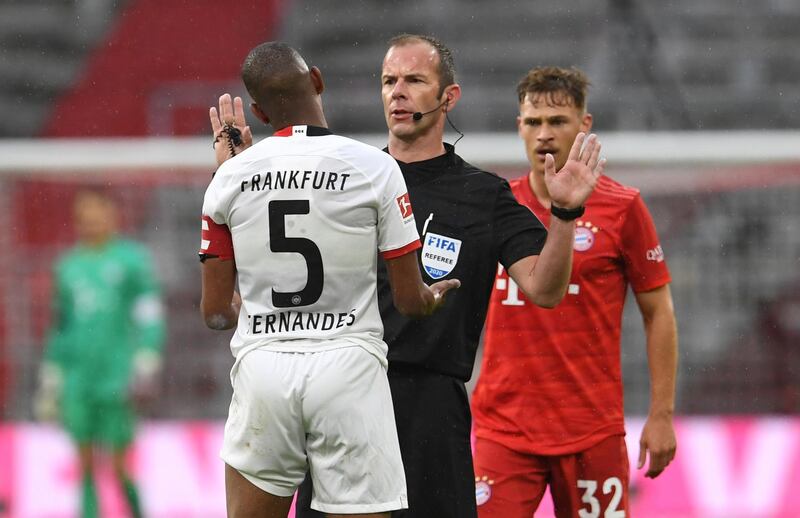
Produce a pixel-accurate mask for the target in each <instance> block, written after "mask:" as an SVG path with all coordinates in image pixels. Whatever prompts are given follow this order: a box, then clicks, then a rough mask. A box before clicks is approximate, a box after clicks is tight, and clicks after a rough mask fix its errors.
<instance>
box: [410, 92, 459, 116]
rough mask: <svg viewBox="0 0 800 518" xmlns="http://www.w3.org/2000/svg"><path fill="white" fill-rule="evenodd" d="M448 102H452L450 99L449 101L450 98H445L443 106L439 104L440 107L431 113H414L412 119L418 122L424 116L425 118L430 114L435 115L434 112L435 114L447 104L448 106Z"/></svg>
mask: <svg viewBox="0 0 800 518" xmlns="http://www.w3.org/2000/svg"><path fill="white" fill-rule="evenodd" d="M448 102H450V99H449V98H445V100H444V101H442V103H441V104H439V106H437V107H436V108H434V109H432V110H431V111H427V112H414V113H413V114H412V115H411V118H412V119H414V120H415V121H418V120H420V119H422V117H423V116H425V115H428V114H429V113H433V112H435V111H436V110H438V109H439V108H441V107H442V106H444V105H445V104H447V103H448Z"/></svg>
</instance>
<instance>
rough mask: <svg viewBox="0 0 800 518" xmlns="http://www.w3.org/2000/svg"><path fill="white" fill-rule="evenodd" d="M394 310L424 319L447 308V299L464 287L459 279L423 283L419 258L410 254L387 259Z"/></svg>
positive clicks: (414, 254) (412, 253)
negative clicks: (448, 295)
mask: <svg viewBox="0 0 800 518" xmlns="http://www.w3.org/2000/svg"><path fill="white" fill-rule="evenodd" d="M386 270H387V271H388V273H389V284H390V285H391V287H392V300H393V301H394V307H395V308H396V309H397V311H399V312H400V313H401V314H403V315H405V316H407V317H424V316H428V315H430V314H431V313H433V312H434V311H436V310H437V309H438V308H439V307H440V306H441V305H442V304H444V295H445V293H447V292H448V291H449V290H451V289H454V288H458V287H459V286H461V282H460V281H459V280H458V279H448V280H445V281H439V282H437V283H434V284H432V285H431V286H428V285H427V284H425V283H424V282H422V275H420V273H419V264H418V263H417V254H416V253H414V252H410V253H407V254H403V255H401V256H399V257H395V258H393V259H386Z"/></svg>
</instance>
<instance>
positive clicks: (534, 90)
mask: <svg viewBox="0 0 800 518" xmlns="http://www.w3.org/2000/svg"><path fill="white" fill-rule="evenodd" d="M590 84H591V83H590V82H589V78H587V77H586V74H584V73H583V72H581V71H580V70H578V69H577V68H575V67H572V68H561V67H537V68H533V69H531V70H530V71H528V73H527V74H526V75H525V77H523V78H522V80H521V81H520V82H519V84H518V85H517V97H518V99H519V103H520V104H522V103H523V102H524V101H525V96H527V95H528V94H544V95H545V96H546V99H547V102H548V104H552V105H557V106H563V105H565V104H573V105H575V107H576V108H577V109H579V110H581V111H583V110H584V109H585V108H586V93H587V91H588V90H589V85H590Z"/></svg>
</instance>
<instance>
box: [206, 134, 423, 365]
mask: <svg viewBox="0 0 800 518" xmlns="http://www.w3.org/2000/svg"><path fill="white" fill-rule="evenodd" d="M202 234H203V239H202V243H201V249H200V254H201V255H205V256H213V257H219V258H220V259H223V260H225V259H233V260H235V261H236V270H237V274H238V282H239V291H240V293H241V296H242V310H241V313H240V315H239V322H238V327H237V329H236V332H235V334H234V336H233V338H232V339H231V350H232V352H233V355H234V357H236V358H237V359H240V358H241V356H242V355H243V354H244V353H245V352H247V351H249V350H251V349H253V348H256V347H268V348H269V349H271V350H277V351H289V352H305V351H311V350H313V351H320V350H326V349H331V348H337V347H343V346H348V345H358V346H361V347H364V348H366V349H367V350H368V351H369V352H371V353H373V354H374V355H376V356H377V357H378V358H379V359H381V361H382V362H384V363H385V361H386V353H387V347H386V344H385V343H384V342H383V324H382V322H381V318H380V314H379V313H378V305H377V293H376V266H377V252H378V251H380V252H381V254H382V255H383V257H385V258H389V259H391V258H394V257H399V256H401V255H404V254H406V253H409V252H412V251H414V250H416V249H417V248H419V247H420V244H419V235H418V234H417V229H416V224H415V222H414V215H413V213H412V211H411V204H410V202H409V199H408V191H407V189H406V185H405V181H404V180H403V176H402V173H401V172H400V168H399V166H398V165H397V162H395V160H394V159H393V158H392V157H391V156H389V155H388V154H387V153H384V152H383V151H381V150H379V149H377V148H373V147H371V146H368V145H366V144H362V143H360V142H357V141H355V140H352V139H349V138H345V137H341V136H338V135H333V134H331V133H330V132H329V131H328V130H327V129H325V128H319V127H315V126H293V127H288V128H284V129H283V130H280V131H278V132H276V133H275V135H273V136H272V137H269V138H266V139H264V140H262V141H261V142H259V143H258V144H256V145H254V146H252V147H251V148H249V149H247V150H246V151H244V152H243V153H241V154H239V155H237V156H235V157H234V158H232V159H230V160H228V161H227V162H225V163H224V164H223V165H222V166H221V167H220V168H219V169H218V171H217V173H216V174H215V176H214V178H213V180H212V181H211V184H210V185H209V186H208V189H207V190H206V194H205V199H204V201H203V233H202Z"/></svg>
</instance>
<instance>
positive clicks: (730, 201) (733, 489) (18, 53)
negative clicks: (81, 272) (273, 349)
mask: <svg viewBox="0 0 800 518" xmlns="http://www.w3.org/2000/svg"><path fill="white" fill-rule="evenodd" d="M798 27H800V3H798V2H797V1H796V0H765V1H763V2H759V3H758V5H755V4H754V3H752V2H746V1H742V0H739V1H736V0H704V1H703V2H695V1H691V0H671V1H661V2H659V1H655V0H648V1H645V0H640V1H635V0H562V1H561V2H542V1H533V0H528V1H512V2H502V1H496V2H481V1H478V0H438V1H421V0H409V1H407V2H404V3H402V4H400V3H390V2H381V1H377V0H373V1H363V0H362V1H358V0H346V1H345V0H341V1H338V2H311V1H307V0H306V1H302V0H295V1H292V0H261V1H258V2H256V1H249V2H248V1H245V2H240V3H237V4H235V5H233V4H231V5H228V4H222V3H220V2H212V1H210V0H195V1H192V2H190V1H186V0H180V1H179V0H168V1H166V2H164V1H161V2H157V1H155V0H128V1H113V0H25V1H22V0H2V1H1V2H0V42H2V53H0V112H1V113H3V114H4V116H3V117H0V211H2V213H3V214H5V221H6V223H5V224H4V225H3V227H4V229H5V230H4V231H3V232H0V517H26V518H27V517H39V516H42V517H43V516H48V517H56V516H73V510H74V509H76V508H77V507H76V506H77V500H76V499H77V491H76V488H75V484H76V480H77V479H76V475H75V473H76V468H75V467H74V458H73V457H72V453H71V450H70V448H69V444H68V443H67V442H66V439H65V438H64V437H63V435H62V434H61V432H59V431H58V430H56V429H54V428H52V427H49V426H41V425H37V424H35V423H33V422H32V421H31V397H32V394H33V391H34V389H35V386H36V373H37V368H38V364H39V361H40V359H41V353H42V339H43V334H44V332H45V330H46V328H47V325H48V323H49V319H50V314H49V304H50V289H51V286H50V282H51V280H50V267H51V265H52V263H53V261H54V259H55V258H56V257H57V255H58V254H59V253H60V252H61V251H63V250H64V249H65V247H66V246H68V245H69V244H70V243H71V242H72V240H73V233H72V228H71V224H70V217H69V215H70V201H71V199H72V196H73V195H74V193H75V192H76V190H77V189H79V188H80V187H81V186H85V185H104V186H108V187H110V188H112V189H113V190H114V191H115V193H116V194H117V196H118V198H119V199H120V201H121V203H122V206H123V213H124V229H125V231H126V233H127V234H129V235H131V236H133V237H136V238H138V239H140V240H142V241H144V242H145V243H147V244H148V245H150V246H151V248H152V249H153V250H154V253H155V255H156V258H157V261H158V264H159V275H160V279H161V282H162V284H163V286H164V290H165V295H166V301H167V307H168V323H169V339H168V341H167V346H166V367H165V373H164V374H165V375H164V383H163V393H162V397H161V399H160V400H159V402H158V404H157V405H156V406H155V407H154V408H153V409H152V411H151V413H150V414H149V415H148V416H147V417H148V419H147V421H146V423H145V425H144V426H143V428H142V434H141V436H140V438H139V441H138V443H137V449H136V451H135V453H134V457H135V458H134V462H135V465H136V469H137V472H138V473H140V478H142V479H144V480H147V482H145V483H144V485H145V488H144V493H143V499H144V502H145V507H146V508H147V509H149V510H150V515H151V516H164V517H167V516H168V517H174V516H187V517H188V516H192V517H213V516H222V515H223V514H224V510H223V506H224V498H223V497H222V486H221V476H222V475H221V469H220V464H219V461H218V460H217V456H216V455H217V451H216V448H217V446H218V441H219V437H220V433H221V429H220V423H221V422H222V420H223V419H224V416H225V415H226V412H227V404H228V402H229V397H230V388H229V378H228V370H229V368H230V366H231V363H232V358H231V357H230V353H229V349H228V346H227V340H228V335H227V334H215V333H213V332H210V331H207V330H206V329H205V328H204V326H203V325H202V322H201V319H200V317H199V313H198V302H199V267H198V263H197V260H196V249H197V246H198V242H199V225H198V220H199V218H198V215H199V211H200V205H201V201H202V195H203V192H204V188H205V185H206V183H207V181H208V179H209V175H210V172H211V171H212V170H213V167H214V164H213V156H212V151H211V149H210V146H209V143H210V138H209V135H208V134H209V130H208V127H207V126H208V116H207V109H208V107H209V106H212V105H215V104H216V99H217V97H218V95H219V94H220V93H222V92H225V91H230V92H232V93H234V94H239V95H243V96H244V95H245V92H244V91H243V88H242V87H241V85H240V81H239V78H238V67H239V65H240V63H241V61H242V59H243V57H244V55H245V54H246V53H247V51H248V50H249V49H250V48H251V47H252V46H253V45H255V44H256V43H259V42H261V41H265V40H269V39H282V40H285V41H287V42H289V43H290V44H292V45H294V46H295V47H297V48H298V49H299V50H301V52H302V53H303V54H304V55H305V56H306V58H307V59H308V60H309V62H310V63H311V64H317V65H318V66H320V68H321V69H322V71H323V74H324V76H325V79H326V81H327V94H326V111H327V114H328V121H329V123H330V124H331V127H332V128H333V129H335V130H336V131H337V132H338V133H341V134H345V135H350V136H357V137H359V138H364V139H366V140H368V141H369V142H371V143H373V144H375V145H378V146H381V147H382V146H383V143H384V139H385V137H384V131H385V130H384V124H383V118H382V110H381V104H380V99H379V95H378V94H379V79H378V77H379V70H380V61H381V59H382V56H383V53H384V51H385V41H386V40H387V39H388V38H389V37H390V36H392V35H394V34H396V33H398V32H405V31H408V32H421V33H430V34H434V35H436V36H438V37H439V38H441V39H442V40H443V41H444V42H445V43H447V44H448V45H449V46H450V47H451V48H453V50H454V52H455V59H456V66H457V70H458V72H459V73H458V81H459V83H460V84H461V85H462V87H463V89H464V96H463V99H462V102H461V103H460V104H459V106H458V108H457V109H456V110H455V112H454V114H453V117H452V118H453V121H454V122H455V124H456V125H457V126H459V128H460V129H461V130H462V131H464V133H466V135H467V136H466V137H465V138H464V139H463V140H462V141H461V142H460V143H459V144H458V150H459V152H460V153H461V154H462V155H463V156H465V157H466V158H468V159H469V160H471V161H473V162H474V163H477V164H479V165H482V166H484V167H486V168H488V169H491V170H495V171H497V172H498V173H499V174H502V175H503V176H506V177H509V178H510V177H513V176H517V175H521V174H524V173H525V172H526V164H525V155H524V150H523V148H522V145H521V144H520V143H519V142H518V139H517V137H516V135H515V134H514V118H515V116H516V108H517V106H516V99H515V90H514V89H515V85H516V82H517V80H518V79H519V78H520V77H521V76H522V75H523V74H524V72H525V71H527V70H528V69H529V68H531V67H532V66H535V65H547V64H556V65H576V66H578V67H580V68H582V69H583V70H585V71H586V72H587V73H588V75H589V77H590V78H591V79H592V82H593V87H592V89H591V91H590V100H589V109H590V111H591V112H592V113H593V114H594V116H595V129H596V130H597V131H598V132H599V133H600V135H601V138H603V142H604V146H605V153H606V155H607V157H608V159H609V166H608V168H607V169H608V170H607V173H608V174H609V175H610V176H612V177H614V178H616V179H618V180H620V181H623V182H624V183H628V184H630V185H634V186H636V187H639V188H640V189H641V191H642V193H643V195H644V198H645V200H646V201H647V203H648V205H649V207H650V209H651V211H652V212H653V214H654V217H655V221H656V224H657V227H658V230H659V232H660V234H661V237H662V244H663V247H664V250H665V252H666V254H667V259H668V261H669V264H670V268H671V271H672V275H673V279H674V280H673V285H672V286H673V294H674V298H675V305H676V311H677V315H678V322H679V331H680V347H681V364H680V374H679V378H678V402H677V413H678V415H679V417H678V419H679V420H678V432H679V449H678V458H677V461H676V462H675V464H674V465H673V466H672V467H671V468H670V469H669V470H668V471H667V472H666V473H665V474H664V475H663V476H662V477H660V478H659V479H657V480H655V481H650V480H643V479H642V478H641V476H640V475H638V474H637V473H632V480H633V488H634V493H633V497H632V510H633V514H634V515H635V516H645V517H667V516H669V517H684V516H686V517H690V516H696V517H738V516H741V517H757V518H760V517H765V518H766V517H790V516H800V495H799V494H798V492H797V491H796V490H797V488H798V487H800V268H799V266H800V52H798V49H800V30H798ZM251 123H252V121H251ZM254 130H255V131H256V132H257V135H261V136H264V135H266V134H268V131H267V128H260V127H256V126H255V124H254ZM452 140H453V139H450V141H452ZM634 306H635V304H633V303H629V304H628V310H629V311H628V312H627V313H626V317H625V321H624V327H625V329H624V332H623V370H624V375H625V398H626V411H627V414H628V415H629V416H631V420H630V424H629V434H628V438H629V440H631V441H632V442H631V443H630V447H629V449H630V450H631V454H632V455H635V454H637V453H638V446H637V445H636V441H637V440H638V427H640V426H641V419H640V418H641V417H643V416H644V415H646V413H647V403H648V393H649V392H648V391H649V387H648V381H647V380H648V378H647V370H646V369H647V366H646V355H645V347H644V343H643V331H642V326H641V323H640V322H639V321H638V316H637V313H636V311H635V307H634ZM477 375H478V372H477V370H476V372H475V375H474V377H473V379H474V378H476V377H477ZM103 491H104V492H102V494H104V495H106V497H105V502H106V503H105V504H104V505H105V506H106V507H105V508H104V509H105V511H104V516H122V515H123V514H121V513H122V510H121V508H120V504H118V503H115V502H118V501H119V498H118V495H117V497H115V496H114V489H113V488H111V487H106V488H105V489H104V490H103ZM43 494H48V495H51V498H42V495H43ZM541 515H542V516H547V511H545V512H544V514H541ZM537 516H539V515H537Z"/></svg>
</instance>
